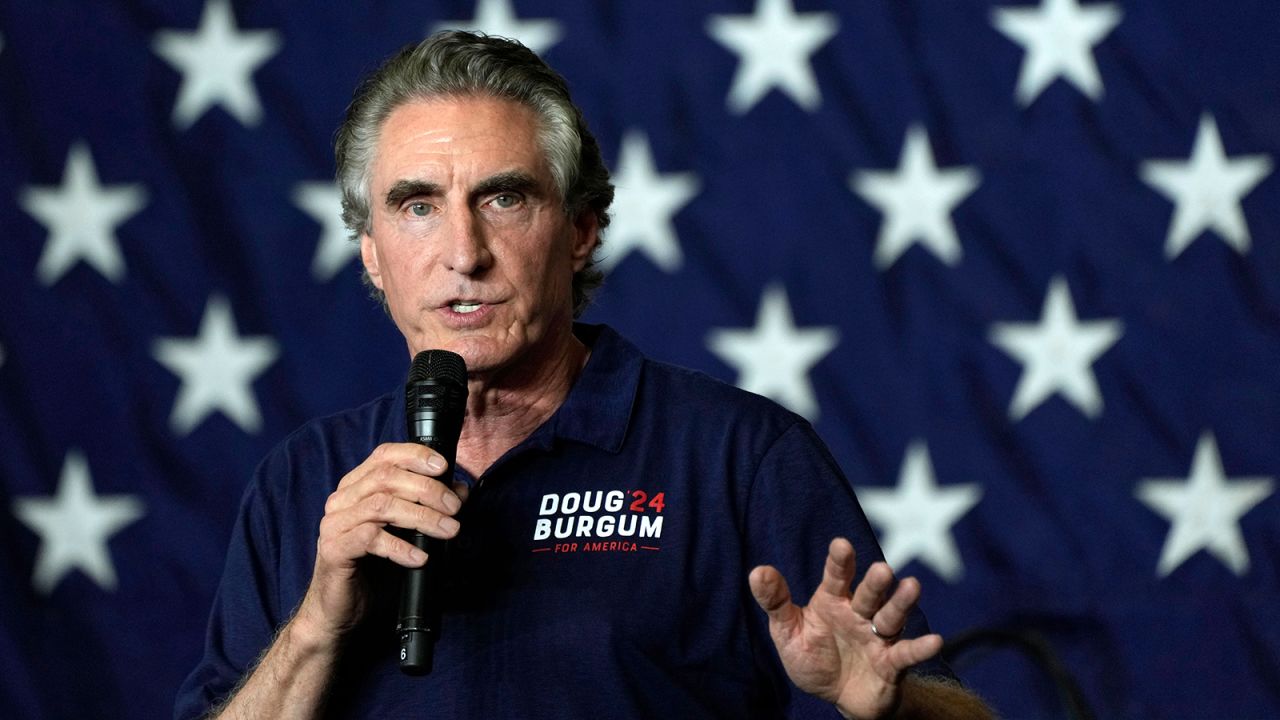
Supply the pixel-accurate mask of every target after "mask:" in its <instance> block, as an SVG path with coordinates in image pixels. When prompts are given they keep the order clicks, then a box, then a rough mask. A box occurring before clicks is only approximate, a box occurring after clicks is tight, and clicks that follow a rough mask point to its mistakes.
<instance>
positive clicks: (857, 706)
mask: <svg viewBox="0 0 1280 720" xmlns="http://www.w3.org/2000/svg"><path fill="white" fill-rule="evenodd" d="M855 564H856V558H855V554H854V550H853V545H851V544H850V543H849V541H848V540H845V539H843V538H836V539H835V540H832V541H831V545H830V547H829V548H828V549H827V563H826V567H825V568H824V569H823V572H822V582H821V584H819V585H818V589H817V590H815V591H814V593H813V597H811V598H810V599H809V604H808V605H806V606H804V607H800V606H799V605H796V604H795V603H793V602H792V601H791V592H790V590H788V589H787V581H786V579H785V578H783V577H782V574H781V573H779V572H778V571H777V570H776V569H775V568H773V567H770V566H767V565H765V566H761V567H757V568H756V569H754V570H752V571H751V576H750V577H749V578H748V582H749V583H750V585H751V593H752V595H754V596H755V598H756V602H757V603H759V604H760V607H761V608H763V609H764V611H765V613H767V614H768V616H769V633H770V634H771V635H772V636H773V642H774V644H775V645H776V646H777V648H778V655H779V656H780V657H781V658H782V665H783V667H784V668H786V671H787V675H788V676H790V678H791V681H792V682H794V683H795V684H796V687H798V688H800V689H801V690H803V691H805V692H807V693H809V694H811V695H815V696H817V697H819V698H822V699H823V700H826V701H828V702H832V703H835V705H836V707H837V708H838V709H839V710H840V712H841V713H843V714H844V715H845V716H847V717H853V718H882V717H887V716H889V715H890V714H891V713H893V711H894V710H895V709H896V708H897V706H898V703H899V701H900V700H901V696H902V678H903V673H904V671H905V670H906V669H907V668H909V667H911V666H912V665H915V664H916V663H919V662H922V661H924V660H927V659H929V658H931V657H933V656H934V655H936V654H938V652H939V651H940V650H941V649H942V637H941V636H940V635H936V634H931V635H925V636H923V637H918V638H912V639H899V638H898V635H900V634H901V633H902V630H903V628H904V627H905V625H906V622H907V615H908V614H909V613H910V612H911V610H912V608H914V607H915V604H916V602H917V601H918V600H919V599H920V583H919V582H918V581H916V579H915V578H906V579H904V580H902V581H901V582H900V583H898V587H897V588H896V589H895V590H894V591H893V594H892V595H889V596H888V597H887V598H886V594H887V592H888V590H889V588H890V587H891V586H892V585H893V570H891V569H890V568H889V566H888V565H887V564H885V563H882V562H877V563H874V564H873V565H872V566H871V567H870V568H868V569H867V574H866V576H865V577H863V579H862V582H860V583H858V587H857V588H856V589H855V590H854V591H853V592H852V593H850V591H849V588H850V585H851V584H852V583H853V578H854V568H855ZM873 627H874V631H873V629H872V628H873Z"/></svg>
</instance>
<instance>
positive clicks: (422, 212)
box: [409, 202, 431, 217]
mask: <svg viewBox="0 0 1280 720" xmlns="http://www.w3.org/2000/svg"><path fill="white" fill-rule="evenodd" d="M409 214H410V215H413V216H414V217H426V216H428V215H430V214H431V206H430V205H428V204H426V203H420V202H416V203H409Z"/></svg>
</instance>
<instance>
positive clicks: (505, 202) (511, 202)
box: [491, 193, 520, 210]
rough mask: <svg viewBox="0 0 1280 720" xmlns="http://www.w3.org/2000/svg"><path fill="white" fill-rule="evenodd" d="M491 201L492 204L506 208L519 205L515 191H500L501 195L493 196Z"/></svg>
mask: <svg viewBox="0 0 1280 720" xmlns="http://www.w3.org/2000/svg"><path fill="white" fill-rule="evenodd" d="M491 202H492V203H493V204H494V206H496V207H498V208H501V209H503V210H506V209H509V208H513V207H515V206H517V205H519V204H520V196H519V195H517V194H515V193H502V194H501V195H497V196H494V198H493V200H492V201H491Z"/></svg>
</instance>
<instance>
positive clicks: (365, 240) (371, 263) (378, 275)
mask: <svg viewBox="0 0 1280 720" xmlns="http://www.w3.org/2000/svg"><path fill="white" fill-rule="evenodd" d="M360 260H361V262H363V263H364V271H365V272H366V273H368V275H369V281H370V282H372V283H373V286H374V287H376V288H378V289H379V290H382V289H383V288H382V268H381V266H380V265H379V264H378V248H377V246H376V245H374V244H373V238H372V237H369V234H368V233H362V234H361V235H360Z"/></svg>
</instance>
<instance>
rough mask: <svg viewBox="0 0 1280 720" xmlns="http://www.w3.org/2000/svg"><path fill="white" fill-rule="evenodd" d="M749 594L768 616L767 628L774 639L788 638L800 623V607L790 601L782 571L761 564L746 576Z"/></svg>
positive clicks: (789, 591) (789, 593)
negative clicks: (749, 589) (749, 588)
mask: <svg viewBox="0 0 1280 720" xmlns="http://www.w3.org/2000/svg"><path fill="white" fill-rule="evenodd" d="M747 584H748V585H749V586H750V587H751V595H752V596H753V597H754V598H755V599H756V604H758V605H759V606H760V609H761V610H764V612H765V614H766V615H768V616H769V630H770V632H771V634H773V636H774V639H775V641H776V640H778V639H782V638H788V637H790V636H791V635H792V634H794V633H795V632H796V630H797V629H798V627H799V625H800V619H801V613H800V608H798V607H796V604H795V603H793V602H791V590H790V589H788V588H787V580H786V578H784V577H782V573H780V572H778V570H777V569H776V568H774V567H772V566H769V565H761V566H760V567H757V568H756V569H754V570H752V571H751V574H750V575H749V576H747Z"/></svg>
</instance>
